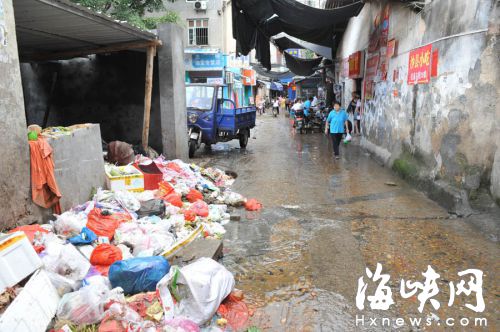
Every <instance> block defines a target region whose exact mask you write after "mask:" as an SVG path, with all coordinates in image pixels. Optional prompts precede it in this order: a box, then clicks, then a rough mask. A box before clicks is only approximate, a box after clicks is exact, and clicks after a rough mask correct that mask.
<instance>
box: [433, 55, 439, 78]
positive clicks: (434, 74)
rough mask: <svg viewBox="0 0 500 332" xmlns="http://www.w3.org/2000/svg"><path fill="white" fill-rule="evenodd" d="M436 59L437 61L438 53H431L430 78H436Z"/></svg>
mask: <svg viewBox="0 0 500 332" xmlns="http://www.w3.org/2000/svg"><path fill="white" fill-rule="evenodd" d="M438 59H439V51H438V50H433V51H432V62H431V66H432V67H431V77H437V76H438Z"/></svg>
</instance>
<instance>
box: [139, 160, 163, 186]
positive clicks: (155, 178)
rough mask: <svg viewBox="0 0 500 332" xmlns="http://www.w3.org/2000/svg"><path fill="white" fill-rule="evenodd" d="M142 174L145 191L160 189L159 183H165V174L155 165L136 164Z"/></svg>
mask: <svg viewBox="0 0 500 332" xmlns="http://www.w3.org/2000/svg"><path fill="white" fill-rule="evenodd" d="M134 167H135V168H137V169H138V170H139V171H140V172H141V173H142V174H144V190H156V189H158V183H160V182H162V181H163V173H162V172H161V171H160V169H159V168H158V166H156V164H155V163H151V164H149V165H140V164H137V163H136V164H134Z"/></svg>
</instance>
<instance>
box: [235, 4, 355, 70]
mask: <svg viewBox="0 0 500 332" xmlns="http://www.w3.org/2000/svg"><path fill="white" fill-rule="evenodd" d="M232 6H233V37H234V38H235V39H236V41H237V51H238V52H240V53H242V54H244V55H247V54H248V53H249V52H250V50H251V49H252V48H256V51H257V59H258V60H259V61H260V62H261V63H262V65H263V66H264V67H266V68H268V69H270V55H269V54H270V50H269V44H267V45H264V44H265V43H264V42H263V39H266V40H268V41H269V39H270V38H271V37H272V36H274V35H276V34H278V33H280V32H285V33H287V34H288V35H290V36H293V37H296V38H298V39H301V40H304V41H307V42H310V43H314V44H318V45H323V46H327V47H331V48H332V52H334V50H333V48H334V39H335V35H336V34H337V33H339V32H342V31H337V29H338V27H339V26H345V24H346V23H347V21H348V20H349V19H350V18H351V17H353V16H356V15H357V14H358V13H359V12H360V10H361V8H362V7H363V3H362V2H361V1H357V2H354V3H353V2H352V0H350V1H349V4H347V5H345V6H342V7H338V8H335V9H331V10H325V9H317V8H313V7H309V6H306V5H303V4H301V3H299V2H297V1H295V0H234V1H233V2H232ZM243 16H244V17H245V19H243ZM254 36H256V37H254Z"/></svg>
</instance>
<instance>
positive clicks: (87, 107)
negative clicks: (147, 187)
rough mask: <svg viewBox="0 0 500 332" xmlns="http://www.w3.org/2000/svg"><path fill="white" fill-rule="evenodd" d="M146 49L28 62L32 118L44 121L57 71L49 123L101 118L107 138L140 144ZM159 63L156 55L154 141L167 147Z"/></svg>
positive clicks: (25, 81) (159, 146) (25, 85)
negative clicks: (162, 128) (164, 137)
mask: <svg viewBox="0 0 500 332" xmlns="http://www.w3.org/2000/svg"><path fill="white" fill-rule="evenodd" d="M145 69H146V54H145V53H143V52H119V53H113V54H110V55H92V56H89V57H88V58H78V59H73V60H64V61H57V62H50V63H23V64H21V74H22V81H23V89H24V101H25V107H26V114H27V120H28V123H29V124H38V125H42V123H43V117H44V114H45V110H46V108H47V105H48V102H49V94H50V87H51V82H52V77H53V73H54V72H57V73H58V74H57V80H56V84H55V89H54V93H53V98H52V101H51V102H50V104H51V108H50V113H49V118H48V126H68V125H73V124H78V123H87V122H90V123H98V124H100V127H101V135H102V138H103V139H104V140H105V141H107V142H109V141H113V140H120V141H125V142H128V143H131V144H139V143H140V141H141V137H142V122H143V114H144V82H145ZM158 82H159V80H158V65H157V61H156V58H155V67H154V75H153V97H152V104H151V124H150V135H149V145H150V146H152V147H153V148H154V149H155V150H156V151H159V152H161V151H162V140H161V128H160V103H159V90H158Z"/></svg>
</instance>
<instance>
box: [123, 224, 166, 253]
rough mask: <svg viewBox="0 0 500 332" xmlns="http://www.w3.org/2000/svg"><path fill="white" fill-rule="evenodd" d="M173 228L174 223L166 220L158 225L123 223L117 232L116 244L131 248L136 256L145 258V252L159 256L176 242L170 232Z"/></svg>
mask: <svg viewBox="0 0 500 332" xmlns="http://www.w3.org/2000/svg"><path fill="white" fill-rule="evenodd" d="M141 220H142V219H141ZM171 226H172V223H171V222H170V221H166V220H162V221H160V222H158V223H156V224H151V223H149V222H148V223H145V224H141V223H138V222H135V223H123V224H121V225H120V227H119V228H118V229H117V230H116V233H115V243H117V244H125V245H127V246H128V247H131V248H132V249H133V254H134V256H139V255H141V256H145V254H141V253H142V252H144V251H149V252H151V253H150V254H149V256H152V255H154V254H159V253H161V252H162V251H163V249H165V248H167V247H170V246H171V245H172V244H173V243H174V242H175V238H174V235H173V234H172V233H170V232H169V229H170V228H171Z"/></svg>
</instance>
